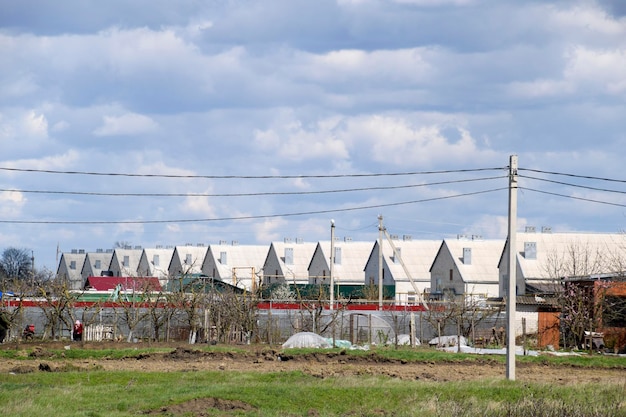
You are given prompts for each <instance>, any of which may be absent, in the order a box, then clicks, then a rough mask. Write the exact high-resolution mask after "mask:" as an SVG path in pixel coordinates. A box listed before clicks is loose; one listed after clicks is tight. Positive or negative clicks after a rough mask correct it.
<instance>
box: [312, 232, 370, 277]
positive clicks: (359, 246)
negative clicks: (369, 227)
mask: <svg viewBox="0 0 626 417" xmlns="http://www.w3.org/2000/svg"><path fill="white" fill-rule="evenodd" d="M334 246H335V250H336V249H337V248H341V262H338V261H339V260H337V262H336V263H335V264H334V265H333V277H334V279H335V280H336V281H335V282H338V283H340V282H343V283H347V282H348V283H350V282H355V283H356V282H358V283H359V284H362V283H363V282H364V279H365V274H364V272H363V271H364V270H365V265H366V264H367V260H368V258H369V255H370V253H371V252H372V247H373V246H374V242H364V241H347V242H346V241H336V242H335V244H334ZM318 256H322V257H323V258H324V259H325V260H326V263H327V264H328V267H329V269H330V241H320V242H318V243H317V246H316V248H315V252H314V257H318ZM312 261H313V259H311V262H312ZM310 267H311V263H309V269H310Z"/></svg>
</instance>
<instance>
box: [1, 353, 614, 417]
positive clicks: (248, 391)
mask: <svg viewBox="0 0 626 417" xmlns="http://www.w3.org/2000/svg"><path fill="white" fill-rule="evenodd" d="M405 354H406V355H405ZM596 356H597V358H598V359H600V360H601V361H600V363H601V365H599V366H593V367H592V366H588V363H587V364H582V365H581V364H578V363H576V362H574V361H570V360H565V361H559V360H552V359H550V358H546V359H545V360H542V358H536V357H535V358H530V357H527V358H520V360H518V361H517V365H516V383H514V384H510V383H508V382H509V381H506V378H505V361H504V360H503V357H502V356H501V355H499V356H498V357H494V356H487V355H484V356H478V355H466V354H456V353H442V352H437V351H434V350H429V349H425V348H418V349H417V350H416V351H415V352H413V351H411V350H410V349H408V348H402V349H401V350H399V351H395V350H394V349H393V348H384V349H380V350H371V351H355V352H350V351H342V350H339V349H335V350H324V349H320V350H313V349H308V350H303V351H292V350H283V349H282V348H281V347H280V346H276V347H270V346H267V345H250V346H241V345H237V346H224V345H218V346H208V345H206V344H197V345H189V344H186V343H168V344H154V343H151V344H147V343H135V344H129V343H124V342H122V343H113V342H107V343H84V344H81V343H72V342H44V343H39V342H28V343H21V344H19V345H15V344H12V343H8V344H3V345H0V387H3V388H0V403H2V402H3V401H5V403H6V405H5V408H4V409H3V415H6V416H20V417H21V416H32V415H61V414H59V413H62V414H63V415H68V416H70V415H76V416H91V417H99V416H105V415H106V416H127V415H138V413H139V414H143V415H155V416H157V415H158V416H174V417H188V416H196V417H205V416H213V415H219V416H222V415H254V416H259V415H267V416H290V417H293V416H299V415H303V416H314V417H321V416H328V415H345V416H350V417H356V416H376V417H380V416H384V417H391V416H404V415H407V416H409V415H416V414H415V411H417V410H422V411H424V410H426V413H423V412H420V413H419V415H423V416H436V417H440V416H448V415H450V416H461V417H465V416H475V415H483V416H501V415H507V416H512V417H521V416H526V415H538V416H549V417H552V416H557V415H558V416H575V417H586V416H590V417H599V416H622V415H625V414H624V413H625V411H626V402H625V401H624V400H623V399H624V398H626V358H619V357H607V358H606V360H604V358H602V357H600V356H598V355H596ZM405 357H410V358H411V359H405ZM9 375H15V376H14V377H10V376H9ZM216 376H217V379H216ZM11 381H13V382H11ZM96 381H102V382H96ZM241 381H245V382H243V384H244V385H241V384H242V382H241ZM384 381H386V382H384ZM500 381H501V382H500ZM517 381H519V382H517ZM479 382H480V383H479ZM99 383H102V384H103V385H102V388H100V389H99V388H98V385H97V384H99ZM94 384H95V385H94ZM372 386H376V387H378V388H379V389H381V390H382V391H381V392H380V393H376V394H371V393H370V394H369V395H368V394H367V393H368V392H369V390H370V388H371V387H372ZM105 387H106V388H105ZM444 387H445V388H444ZM490 387H491V388H490ZM552 387H554V388H552ZM3 389H4V390H6V392H5V394H3V393H2V390H3ZM101 389H106V390H107V393H108V396H105V397H104V398H103V397H102V395H101V392H102V391H101ZM416 389H417V390H420V391H421V392H419V391H415V390H416ZM33 390H34V391H33ZM75 390H79V391H75ZM492 390H494V391H492ZM133 391H135V394H134V395H131V397H132V398H134V399H141V401H142V402H141V403H136V402H135V403H132V405H131V403H129V401H128V400H127V399H128V398H130V397H128V395H129V394H130V393H131V392H133ZM446 391H447V393H446ZM33 392H36V393H37V395H38V397H33V395H32V394H30V393H33ZM77 392H80V393H79V394H78V393H77ZM286 393H289V394H287V397H286V398H289V397H294V398H291V399H287V400H285V401H291V402H289V403H288V404H287V405H284V404H282V403H281V404H278V403H277V404H274V402H277V401H276V398H278V397H277V396H276V395H279V396H280V395H282V394H286ZM341 393H343V394H341ZM346 393H347V394H346ZM494 393H495V395H496V397H498V398H496V397H494V395H493V394H494ZM507 393H508V394H507ZM340 394H341V395H342V396H343V398H344V401H346V400H345V398H348V401H349V400H350V397H353V398H352V402H351V403H347V404H343V405H342V404H339V405H338V406H337V407H343V408H342V410H343V411H341V412H338V411H337V409H336V408H329V407H330V406H329V405H328V404H326V403H328V402H329V398H332V397H333V396H337V395H340ZM23 395H27V396H28V398H29V399H28V400H27V401H23V400H21V398H23V397H22V396H23ZM77 395H80V396H82V397H83V398H86V397H89V398H91V400H90V401H91V402H90V403H89V407H90V409H80V408H75V409H69V408H68V405H67V404H68V401H70V402H71V401H73V400H72V399H73V398H75V397H76V396H77ZM272 395H274V396H273V397H272ZM376 395H378V397H376ZM503 395H504V396H506V395H511V396H512V397H511V398H515V399H514V400H511V399H506V397H503ZM357 396H361V397H360V398H358V399H357V398H356V397H357ZM381 396H382V397H381ZM270 397H272V399H269V398H270ZM444 398H447V399H445V400H444ZM562 398H563V399H565V398H569V399H566V400H563V401H562V400H561V399H562ZM268 401H269V402H268ZM281 401H283V400H281ZM335 401H336V400H335ZM384 401H387V403H386V405H385V406H379V405H378V404H381V403H382V402H384ZM407 401H408V402H407ZM511 401H513V402H511ZM589 401H595V402H591V405H590V407H591V408H590V409H586V408H585V407H587V404H588V403H589ZM103 402H104V404H106V406H103V404H102V403H103ZM55 403H56V404H55ZM151 404H152V405H151ZM154 404H160V405H154ZM252 404H255V405H252ZM259 404H261V405H259ZM398 404H400V407H404V408H394V407H397V406H398ZM407 404H414V406H413V407H418V408H417V409H415V408H413V409H410V410H407ZM511 404H512V405H511ZM302 407H304V408H302ZM507 407H508V408H507ZM510 407H513V408H510ZM298 408H299V409H298ZM487 409H489V411H490V414H485V413H484V412H485V410H487ZM286 410H287V411H286ZM346 410H347V411H346ZM400 410H402V411H400ZM428 410H430V411H428ZM585 410H586V411H585ZM477 412H478V413H479V414H476V413H477ZM480 413H482V414H480Z"/></svg>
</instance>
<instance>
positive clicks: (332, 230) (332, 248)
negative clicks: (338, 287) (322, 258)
mask: <svg viewBox="0 0 626 417" xmlns="http://www.w3.org/2000/svg"><path fill="white" fill-rule="evenodd" d="M334 264H335V221H334V220H332V219H331V221H330V311H333V309H334V304H335V277H334V275H333V266H334Z"/></svg>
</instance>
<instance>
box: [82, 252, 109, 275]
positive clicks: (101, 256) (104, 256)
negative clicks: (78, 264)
mask: <svg viewBox="0 0 626 417" xmlns="http://www.w3.org/2000/svg"><path fill="white" fill-rule="evenodd" d="M112 257H113V251H110V252H108V251H107V252H89V253H87V256H86V257H85V262H84V263H83V269H82V270H81V275H82V276H85V275H87V276H99V275H100V274H102V271H106V270H108V268H109V264H110V263H111V258H112ZM97 261H100V268H97V267H96V262H97Z"/></svg>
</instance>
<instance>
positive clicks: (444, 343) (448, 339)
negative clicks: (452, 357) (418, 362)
mask: <svg viewBox="0 0 626 417" xmlns="http://www.w3.org/2000/svg"><path fill="white" fill-rule="evenodd" d="M458 340H459V339H458V337H457V336H456V335H454V336H441V340H440V339H439V338H438V337H435V338H434V339H432V340H431V341H430V342H428V344H429V345H430V346H438V347H448V346H457V345H458V342H457V341H458ZM461 346H467V340H466V339H465V337H463V336H461Z"/></svg>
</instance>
